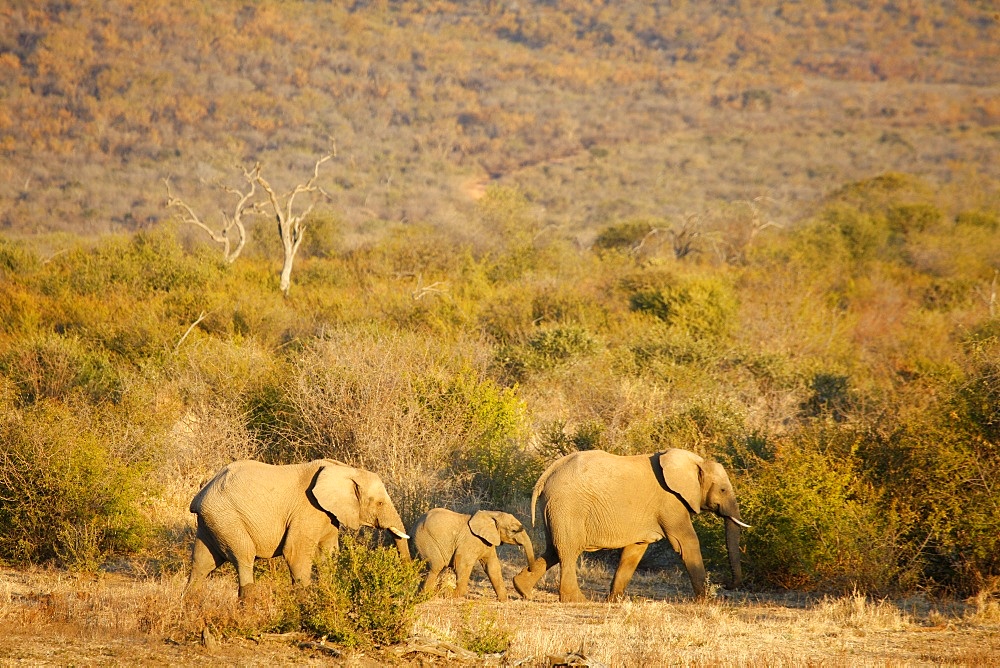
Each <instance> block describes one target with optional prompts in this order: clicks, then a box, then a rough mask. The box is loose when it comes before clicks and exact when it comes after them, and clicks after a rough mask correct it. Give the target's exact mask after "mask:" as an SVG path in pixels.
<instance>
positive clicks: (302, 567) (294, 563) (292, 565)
mask: <svg viewBox="0 0 1000 668" xmlns="http://www.w3.org/2000/svg"><path fill="white" fill-rule="evenodd" d="M285 563H287V564H288V572H289V573H291V575H292V584H293V585H295V586H297V587H298V586H302V585H304V584H308V582H309V581H310V580H312V567H313V560H312V559H311V558H310V557H309V555H308V553H305V554H303V553H296V552H292V553H291V554H289V553H287V552H286V553H285Z"/></svg>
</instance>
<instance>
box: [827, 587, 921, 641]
mask: <svg viewBox="0 0 1000 668" xmlns="http://www.w3.org/2000/svg"><path fill="white" fill-rule="evenodd" d="M816 610H817V612H818V613H819V614H820V616H821V618H822V619H823V620H824V621H826V622H828V623H831V624H834V625H836V626H838V627H847V628H853V629H863V630H867V631H903V630H906V629H908V628H910V627H911V626H913V619H912V617H911V616H910V615H908V614H906V613H905V612H903V611H902V610H900V609H899V608H898V607H897V606H896V605H895V604H894V603H892V602H891V601H889V600H888V599H871V598H869V597H868V596H865V595H864V594H862V593H861V592H859V591H854V592H853V593H851V594H848V595H847V596H842V597H839V598H831V597H829V596H826V597H824V598H823V600H821V601H820V602H819V604H818V605H817V606H816Z"/></svg>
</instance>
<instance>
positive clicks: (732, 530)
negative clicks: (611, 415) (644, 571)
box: [514, 449, 747, 602]
mask: <svg viewBox="0 0 1000 668" xmlns="http://www.w3.org/2000/svg"><path fill="white" fill-rule="evenodd" d="M539 499H541V500H542V503H543V504H544V506H543V508H544V510H543V512H544V519H545V527H546V533H547V536H546V544H545V552H544V554H542V555H541V556H539V557H538V558H536V559H535V561H534V563H533V564H531V565H529V567H528V568H525V569H524V570H522V571H521V572H520V573H518V574H517V575H516V576H514V588H515V589H516V590H517V591H518V593H520V594H521V595H522V596H524V597H525V598H530V596H531V590H532V589H533V588H534V586H535V583H537V582H538V580H539V578H541V576H542V575H544V574H545V572H546V571H547V570H548V569H549V568H552V567H553V566H555V565H556V564H561V566H562V567H561V573H560V581H559V600H560V601H563V602H579V601H585V600H586V598H585V597H584V596H583V593H582V592H581V591H580V585H579V583H578V582H577V577H576V562H577V558H578V557H579V556H580V553H581V552H585V551H587V552H589V551H593V550H602V549H615V548H621V550H622V552H621V558H620V560H619V563H618V570H617V571H615V576H614V580H613V581H612V583H611V592H610V594H609V595H608V599H609V600H615V599H618V598H620V597H621V596H622V595H623V594H624V591H625V587H626V586H628V583H629V580H631V579H632V574H633V573H634V572H635V568H636V566H637V565H638V564H639V560H640V559H641V558H642V555H643V553H644V552H645V551H646V548H647V547H649V544H650V543H655V542H656V541H658V540H661V539H663V538H666V539H667V540H669V541H670V544H671V546H672V547H673V548H674V550H676V551H677V552H678V553H680V556H681V559H682V560H683V561H684V565H685V566H686V567H687V571H688V575H689V576H690V577H691V586H692V587H693V588H694V593H695V596H696V597H698V598H703V597H704V596H705V580H706V575H705V566H704V563H703V562H702V558H701V547H700V546H699V544H698V535H697V534H696V533H695V531H694V527H693V526H692V524H691V514H692V513H694V514H697V513H700V512H701V511H702V510H709V511H711V512H713V513H715V514H716V515H719V516H720V517H722V518H724V519H725V522H726V546H727V548H728V550H729V564H730V567H731V568H732V572H733V586H738V585H739V584H740V582H741V581H742V571H741V570H740V527H746V526H747V525H746V524H744V523H743V522H742V521H741V519H740V508H739V504H738V503H737V502H736V495H735V493H734V492H733V486H732V483H730V482H729V476H728V475H727V474H726V470H725V469H724V468H723V467H722V465H721V464H719V463H718V462H713V461H706V460H705V459H703V458H701V457H699V456H698V455H696V454H694V453H693V452H688V451H687V450H679V449H673V450H667V451H665V452H662V453H656V454H652V455H634V456H629V457H621V456H618V455H612V454H609V453H607V452H602V451H600V450H589V451H585V452H574V453H573V454H570V455H567V456H565V457H562V458H560V459H558V460H556V461H555V462H553V463H552V465H551V466H549V468H548V469H547V470H546V471H545V473H543V474H542V476H541V478H539V479H538V482H537V483H536V484H535V489H534V492H533V493H532V496H531V520H532V523H534V521H535V506H536V503H537V501H538V500H539Z"/></svg>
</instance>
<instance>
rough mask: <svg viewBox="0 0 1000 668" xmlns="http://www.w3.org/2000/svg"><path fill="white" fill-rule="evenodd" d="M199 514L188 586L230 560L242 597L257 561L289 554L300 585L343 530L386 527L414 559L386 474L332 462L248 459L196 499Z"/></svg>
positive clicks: (287, 557) (224, 471)
mask: <svg viewBox="0 0 1000 668" xmlns="http://www.w3.org/2000/svg"><path fill="white" fill-rule="evenodd" d="M191 512H192V513H195V514H196V515H197V516H198V531H197V533H196V535H195V541H194V548H193V550H192V556H191V575H190V577H189V578H188V583H187V588H186V589H185V591H187V589H190V588H191V586H192V585H195V584H197V583H198V582H200V581H201V580H203V579H204V578H205V576H207V575H208V574H209V573H211V572H212V571H213V570H215V569H216V568H217V567H219V566H221V565H222V564H223V563H225V562H226V561H228V562H230V563H232V564H233V565H234V566H235V567H236V571H237V574H238V576H239V583H240V590H239V595H240V598H243V597H245V596H246V595H247V594H248V593H249V591H250V588H251V587H252V585H253V581H254V580H253V564H254V558H256V557H261V558H269V557H277V556H279V555H280V556H283V557H284V558H285V561H286V562H287V563H288V569H289V570H290V571H291V574H292V581H293V582H295V583H296V584H298V583H301V582H308V581H309V580H310V579H311V577H312V565H313V561H314V560H315V559H316V558H317V557H318V556H320V555H323V556H328V555H329V554H330V553H331V552H333V551H334V550H336V549H338V547H339V534H340V529H342V528H345V527H346V528H348V529H358V528H359V527H362V526H367V527H375V528H378V529H386V530H388V531H390V532H392V534H394V536H395V541H396V549H397V550H399V554H400V556H401V557H402V558H403V559H405V560H407V561H409V559H410V551H409V545H408V544H407V540H408V539H409V536H408V535H407V534H406V532H405V531H404V530H403V521H402V520H401V519H400V517H399V513H397V512H396V508H395V507H394V506H393V505H392V500H391V499H390V498H389V493H388V492H387V491H386V489H385V485H384V484H383V483H382V479H381V478H379V477H378V475H376V474H375V473H372V472H371V471H366V470H364V469H358V468H354V467H352V466H348V465H347V464H344V463H343V462H338V461H336V460H332V459H318V460H316V461H312V462H308V463H305V464H291V465H286V466H274V465H271V464H265V463H263V462H257V461H251V460H245V461H238V462H233V463H232V464H229V465H227V466H226V467H224V468H223V469H222V470H221V471H219V472H218V473H217V474H216V475H215V477H214V478H212V480H210V481H209V482H208V483H207V484H206V485H205V486H204V487H203V488H202V489H201V491H200V492H198V494H197V495H196V496H195V497H194V500H192V501H191Z"/></svg>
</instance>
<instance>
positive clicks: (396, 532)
mask: <svg viewBox="0 0 1000 668" xmlns="http://www.w3.org/2000/svg"><path fill="white" fill-rule="evenodd" d="M389 531H391V532H392V533H393V534H394V535H395V536H396V538H402V539H404V540H410V537H409V536H407V535H406V534H405V533H403V532H402V531H400V530H399V529H397V528H396V527H389Z"/></svg>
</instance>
